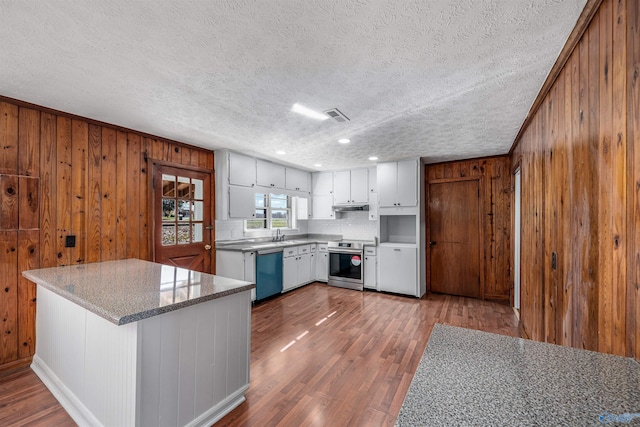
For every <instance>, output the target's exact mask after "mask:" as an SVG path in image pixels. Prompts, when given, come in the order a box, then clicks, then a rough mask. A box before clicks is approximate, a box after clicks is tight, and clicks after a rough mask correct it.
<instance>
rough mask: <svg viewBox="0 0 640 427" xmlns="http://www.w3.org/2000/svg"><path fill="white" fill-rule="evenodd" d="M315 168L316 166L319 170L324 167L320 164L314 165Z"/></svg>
mask: <svg viewBox="0 0 640 427" xmlns="http://www.w3.org/2000/svg"><path fill="white" fill-rule="evenodd" d="M313 166H315V167H317V168H321V167H322V165H321V164H320V163H316V164H315V165H313Z"/></svg>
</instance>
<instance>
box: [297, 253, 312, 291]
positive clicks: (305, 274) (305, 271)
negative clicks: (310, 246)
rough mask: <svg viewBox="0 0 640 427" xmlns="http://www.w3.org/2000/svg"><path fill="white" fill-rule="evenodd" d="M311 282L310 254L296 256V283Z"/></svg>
mask: <svg viewBox="0 0 640 427" xmlns="http://www.w3.org/2000/svg"><path fill="white" fill-rule="evenodd" d="M309 282H311V254H304V255H300V256H299V257H298V285H303V284H306V283H309Z"/></svg>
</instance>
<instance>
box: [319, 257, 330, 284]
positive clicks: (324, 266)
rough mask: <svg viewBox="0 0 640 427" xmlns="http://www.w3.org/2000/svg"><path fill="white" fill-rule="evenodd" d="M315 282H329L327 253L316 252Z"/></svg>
mask: <svg viewBox="0 0 640 427" xmlns="http://www.w3.org/2000/svg"><path fill="white" fill-rule="evenodd" d="M316 280H319V281H321V282H326V281H328V280H329V253H327V252H318V259H317V260H316Z"/></svg>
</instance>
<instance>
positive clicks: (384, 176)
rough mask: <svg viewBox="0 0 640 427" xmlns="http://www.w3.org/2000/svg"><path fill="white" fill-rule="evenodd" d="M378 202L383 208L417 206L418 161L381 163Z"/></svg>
mask: <svg viewBox="0 0 640 427" xmlns="http://www.w3.org/2000/svg"><path fill="white" fill-rule="evenodd" d="M377 174H378V200H379V205H380V206H383V207H403V206H405V207H406V206H417V204H418V161H417V160H403V161H400V162H390V163H381V164H379V165H378V170H377Z"/></svg>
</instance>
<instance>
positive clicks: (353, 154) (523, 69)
mask: <svg viewBox="0 0 640 427" xmlns="http://www.w3.org/2000/svg"><path fill="white" fill-rule="evenodd" d="M585 2H586V0H526V1H525V0H458V1H444V0H440V1H427V0H420V1H408V0H407V1H404V0H395V1H376V0H357V1H356V0H304V1H300V0H271V1H262V2H259V1H245V0H229V1H204V0H203V1H175V0H159V1H124V0H122V1H113V0H73V1H72V0H55V1H36V0H26V1H17V0H16V1H6V0H0V95H4V96H8V97H13V98H17V99H21V100H24V101H28V102H32V103H35V104H39V105H44V106H47V107H50V108H54V109H58V110H62V111H66V112H69V113H74V114H77V115H81V116H85V117H89V118H93V119H97V120H101V121H104V122H108V123H114V124H117V125H120V126H124V127H128V128H132V129H136V130H140V131H144V132H148V133H152V134H156V135H159V136H163V137H166V138H171V139H176V140H179V141H183V142H186V143H190V144H193V145H197V146H201V147H207V148H214V149H215V148H222V147H226V148H230V149H233V150H236V151H239V152H244V153H248V154H251V155H256V156H258V157H262V158H267V159H272V160H276V161H279V162H283V163H289V164H294V165H298V166H301V167H303V168H307V169H310V170H318V169H337V168H349V167H356V166H365V165H370V164H371V163H372V162H371V161H369V160H368V157H369V156H374V155H375V156H378V157H379V159H380V160H379V161H386V160H396V159H401V158H407V157H417V156H421V157H426V158H427V160H428V161H430V162H434V161H442V160H452V159H460V158H470V157H478V156H488V155H494V154H503V153H506V152H507V151H508V150H509V148H510V146H511V144H512V143H513V140H514V138H515V136H516V134H517V132H518V129H519V128H520V126H521V124H522V122H523V120H524V118H525V116H526V114H527V112H528V110H529V108H530V107H531V104H532V103H533V101H534V99H535V97H536V95H537V93H538V91H539V90H540V87H541V86H542V83H543V82H544V79H545V78H546V76H547V74H548V72H549V70H550V69H551V67H552V65H553V63H554V62H555V60H556V58H557V56H558V54H559V53H560V50H561V49H562V46H563V45H564V43H565V41H566V39H567V37H568V36H569V34H570V32H571V30H572V29H573V27H574V25H575V23H576V21H577V19H578V16H579V15H580V12H581V11H582V8H583V7H584V4H585ZM296 102H298V103H301V104H303V105H305V106H307V107H309V108H313V109H315V110H319V111H323V110H327V109H330V108H333V107H337V108H339V109H340V110H341V111H342V112H343V113H344V114H346V115H347V116H348V117H349V118H350V119H351V121H349V122H346V123H339V122H336V121H333V120H326V121H322V122H319V121H314V120H311V119H308V118H305V117H303V116H299V115H297V114H295V113H292V112H291V111H290V109H291V106H292V104H294V103H296ZM343 137H346V138H350V139H351V141H352V142H351V143H350V144H345V145H342V144H338V143H337V140H338V139H339V138H343ZM276 150H284V151H285V152H286V153H287V154H286V155H283V156H278V155H277V154H276V153H275V152H276ZM316 163H322V165H323V167H322V168H317V167H314V164H316Z"/></svg>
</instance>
